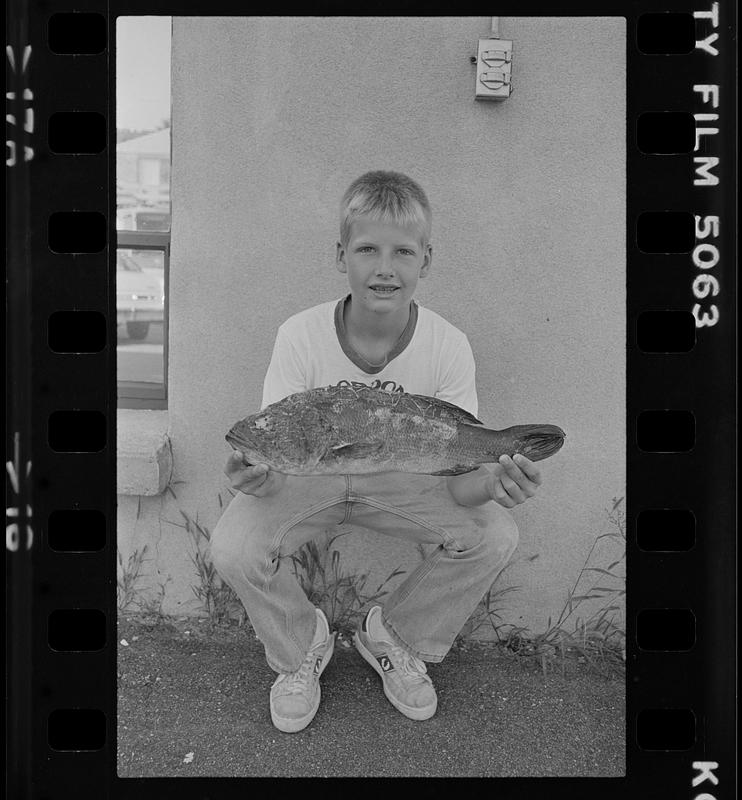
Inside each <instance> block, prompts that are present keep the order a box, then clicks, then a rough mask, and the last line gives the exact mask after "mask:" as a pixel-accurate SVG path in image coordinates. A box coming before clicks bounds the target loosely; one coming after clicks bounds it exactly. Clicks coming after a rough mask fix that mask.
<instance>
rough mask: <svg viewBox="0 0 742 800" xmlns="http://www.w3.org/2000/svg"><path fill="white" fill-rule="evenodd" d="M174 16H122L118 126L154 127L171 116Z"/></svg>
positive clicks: (118, 29)
mask: <svg viewBox="0 0 742 800" xmlns="http://www.w3.org/2000/svg"><path fill="white" fill-rule="evenodd" d="M171 24H172V20H171V17H119V19H118V21H117V24H116V127H117V128H130V129H133V130H151V129H152V128H156V127H158V126H159V125H160V123H161V122H162V120H163V119H169V118H170V32H171Z"/></svg>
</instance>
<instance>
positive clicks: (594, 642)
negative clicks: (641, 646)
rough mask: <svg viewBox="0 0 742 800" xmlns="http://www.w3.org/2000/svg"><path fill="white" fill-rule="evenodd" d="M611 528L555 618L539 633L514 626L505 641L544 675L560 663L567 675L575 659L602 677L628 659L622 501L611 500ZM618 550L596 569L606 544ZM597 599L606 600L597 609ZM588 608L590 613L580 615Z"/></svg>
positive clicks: (593, 548)
mask: <svg viewBox="0 0 742 800" xmlns="http://www.w3.org/2000/svg"><path fill="white" fill-rule="evenodd" d="M607 516H608V520H609V522H610V523H611V526H612V530H611V531H609V532H608V533H603V534H601V535H599V536H596V537H595V539H594V540H593V543H592V545H591V547H590V550H589V551H588V553H587V555H586V557H585V560H584V562H583V564H582V567H581V569H580V571H579V573H578V574H577V578H576V580H575V582H574V584H573V585H572V587H571V589H570V590H569V591H568V592H567V597H566V600H565V602H564V605H563V606H562V609H561V611H560V612H559V615H558V616H557V618H556V620H552V618H551V617H549V620H548V622H547V625H546V630H545V631H543V632H541V633H538V634H536V635H532V634H530V633H529V632H528V631H527V630H526V629H525V628H519V627H516V626H511V627H510V628H509V629H508V631H507V635H506V636H505V638H504V640H503V641H504V644H505V646H506V647H507V649H508V650H509V651H510V652H511V653H513V654H514V655H517V656H525V657H527V658H531V659H534V660H536V661H537V662H538V663H539V664H540V666H541V669H542V671H543V673H544V674H546V672H547V671H548V669H549V668H551V667H554V666H555V665H560V667H561V671H562V672H563V673H564V671H565V666H566V663H567V659H568V658H570V657H571V658H574V657H576V658H577V659H578V660H582V661H584V662H585V663H586V664H587V665H588V666H589V667H591V668H592V669H594V670H596V671H597V672H600V673H601V674H604V675H606V674H611V673H615V672H620V671H623V668H624V664H625V660H626V631H625V627H624V622H623V599H624V597H625V595H626V575H625V572H624V571H623V569H621V567H622V564H623V563H624V562H625V559H626V513H625V510H624V498H623V497H620V498H615V497H614V498H613V501H612V506H611V508H610V509H609V510H608V511H607ZM606 540H607V541H608V542H609V543H611V544H613V545H615V546H617V547H618V548H619V550H620V555H618V558H615V559H614V560H613V561H612V562H611V563H610V564H608V565H607V566H605V567H601V566H595V564H594V557H595V554H596V550H597V549H598V547H599V544H600V543H601V542H603V541H606ZM594 601H602V603H601V604H600V605H598V607H597V608H596V604H595V602H594ZM585 604H589V606H588V607H589V608H590V609H591V611H590V612H589V613H586V614H584V613H581V612H582V610H583V609H584V608H585Z"/></svg>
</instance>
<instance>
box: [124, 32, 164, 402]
mask: <svg viewBox="0 0 742 800" xmlns="http://www.w3.org/2000/svg"><path fill="white" fill-rule="evenodd" d="M170 40H171V19H170V17H120V18H119V19H118V20H117V27H116V48H117V52H116V140H117V141H116V228H117V243H116V321H117V342H116V356H117V365H118V367H117V379H118V404H119V407H121V408H166V407H167V335H168V279H169V272H170V219H171V207H170Z"/></svg>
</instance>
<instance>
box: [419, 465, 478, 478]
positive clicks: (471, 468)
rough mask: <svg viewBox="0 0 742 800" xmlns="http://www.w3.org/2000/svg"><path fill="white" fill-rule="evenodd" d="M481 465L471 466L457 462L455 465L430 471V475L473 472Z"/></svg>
mask: <svg viewBox="0 0 742 800" xmlns="http://www.w3.org/2000/svg"><path fill="white" fill-rule="evenodd" d="M480 466H481V465H480V464H475V465H474V466H471V465H469V464H466V465H464V464H457V465H456V466H455V467H449V468H448V469H439V470H438V472H431V473H430V474H431V475H463V474H464V473H466V472H474V470H475V469H479V467H480Z"/></svg>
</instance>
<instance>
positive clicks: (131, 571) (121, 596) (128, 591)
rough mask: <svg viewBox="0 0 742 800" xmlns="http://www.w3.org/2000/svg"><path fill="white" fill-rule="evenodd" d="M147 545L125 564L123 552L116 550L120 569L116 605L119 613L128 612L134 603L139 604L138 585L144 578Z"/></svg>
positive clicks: (135, 552)
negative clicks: (143, 569)
mask: <svg viewBox="0 0 742 800" xmlns="http://www.w3.org/2000/svg"><path fill="white" fill-rule="evenodd" d="M146 554H147V545H146V544H145V545H144V547H142V549H141V550H140V549H138V548H137V549H136V550H134V551H133V552H132V553H131V554H130V555H129V557H128V558H127V559H126V562H125V563H124V557H123V555H122V553H121V550H118V549H117V550H116V555H117V558H118V569H117V575H116V604H117V606H118V610H119V611H127V610H128V609H129V608H131V606H132V605H134V603H136V602H138V599H137V595H138V593H139V589H138V583H139V579H140V578H141V577H142V567H143V566H144V562H145V556H146Z"/></svg>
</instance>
